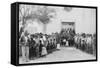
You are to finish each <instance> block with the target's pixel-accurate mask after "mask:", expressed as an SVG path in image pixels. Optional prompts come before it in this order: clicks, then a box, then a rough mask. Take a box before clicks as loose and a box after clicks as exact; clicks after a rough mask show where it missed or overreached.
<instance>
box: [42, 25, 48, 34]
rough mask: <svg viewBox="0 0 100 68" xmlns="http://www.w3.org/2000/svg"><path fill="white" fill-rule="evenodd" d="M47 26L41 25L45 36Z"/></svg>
mask: <svg viewBox="0 0 100 68" xmlns="http://www.w3.org/2000/svg"><path fill="white" fill-rule="evenodd" d="M46 29H47V24H43V33H44V34H46Z"/></svg>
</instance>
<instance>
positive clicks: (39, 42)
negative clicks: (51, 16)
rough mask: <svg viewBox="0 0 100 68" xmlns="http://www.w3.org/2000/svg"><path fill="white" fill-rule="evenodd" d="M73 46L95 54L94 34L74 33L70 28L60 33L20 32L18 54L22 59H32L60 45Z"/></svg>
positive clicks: (58, 47)
mask: <svg viewBox="0 0 100 68" xmlns="http://www.w3.org/2000/svg"><path fill="white" fill-rule="evenodd" d="M62 46H63V47H67V46H73V47H76V48H78V49H80V50H82V51H84V52H87V53H91V54H93V55H95V54H96V50H95V49H96V35H95V34H94V35H92V34H85V33H82V34H76V33H75V31H74V30H72V29H67V30H66V29H63V30H62V31H61V32H60V33H57V32H56V33H52V34H43V33H35V34H29V33H28V32H27V31H26V32H23V33H22V34H21V37H20V39H19V56H20V57H22V58H23V60H24V61H29V60H34V59H36V58H40V57H46V55H48V54H50V53H52V52H54V51H56V50H60V47H62Z"/></svg>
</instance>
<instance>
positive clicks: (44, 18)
mask: <svg viewBox="0 0 100 68" xmlns="http://www.w3.org/2000/svg"><path fill="white" fill-rule="evenodd" d="M55 16H56V11H55V10H54V9H53V8H50V7H48V6H42V7H39V8H38V10H37V18H38V20H39V21H40V22H42V23H43V32H44V33H46V27H47V24H48V23H49V22H50V21H51V18H54V17H55Z"/></svg>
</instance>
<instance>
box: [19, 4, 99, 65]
mask: <svg viewBox="0 0 100 68" xmlns="http://www.w3.org/2000/svg"><path fill="white" fill-rule="evenodd" d="M18 12H19V15H18V16H19V19H18V24H19V26H18V27H19V38H18V41H19V44H18V46H19V47H18V48H19V49H18V50H19V51H18V52H19V53H18V54H19V55H18V56H19V57H18V59H19V64H29V63H46V62H47V63H49V62H64V61H66V62H67V61H68V62H69V61H84V60H96V59H97V58H96V56H97V55H96V54H97V53H96V49H97V48H96V47H97V44H96V35H97V34H96V8H89V7H85V8H84V7H74V6H52V5H38V4H37V5H36V4H33V5H32V4H19V10H18Z"/></svg>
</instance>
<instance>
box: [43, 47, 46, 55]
mask: <svg viewBox="0 0 100 68" xmlns="http://www.w3.org/2000/svg"><path fill="white" fill-rule="evenodd" d="M46 54H47V50H46V47H42V55H46Z"/></svg>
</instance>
